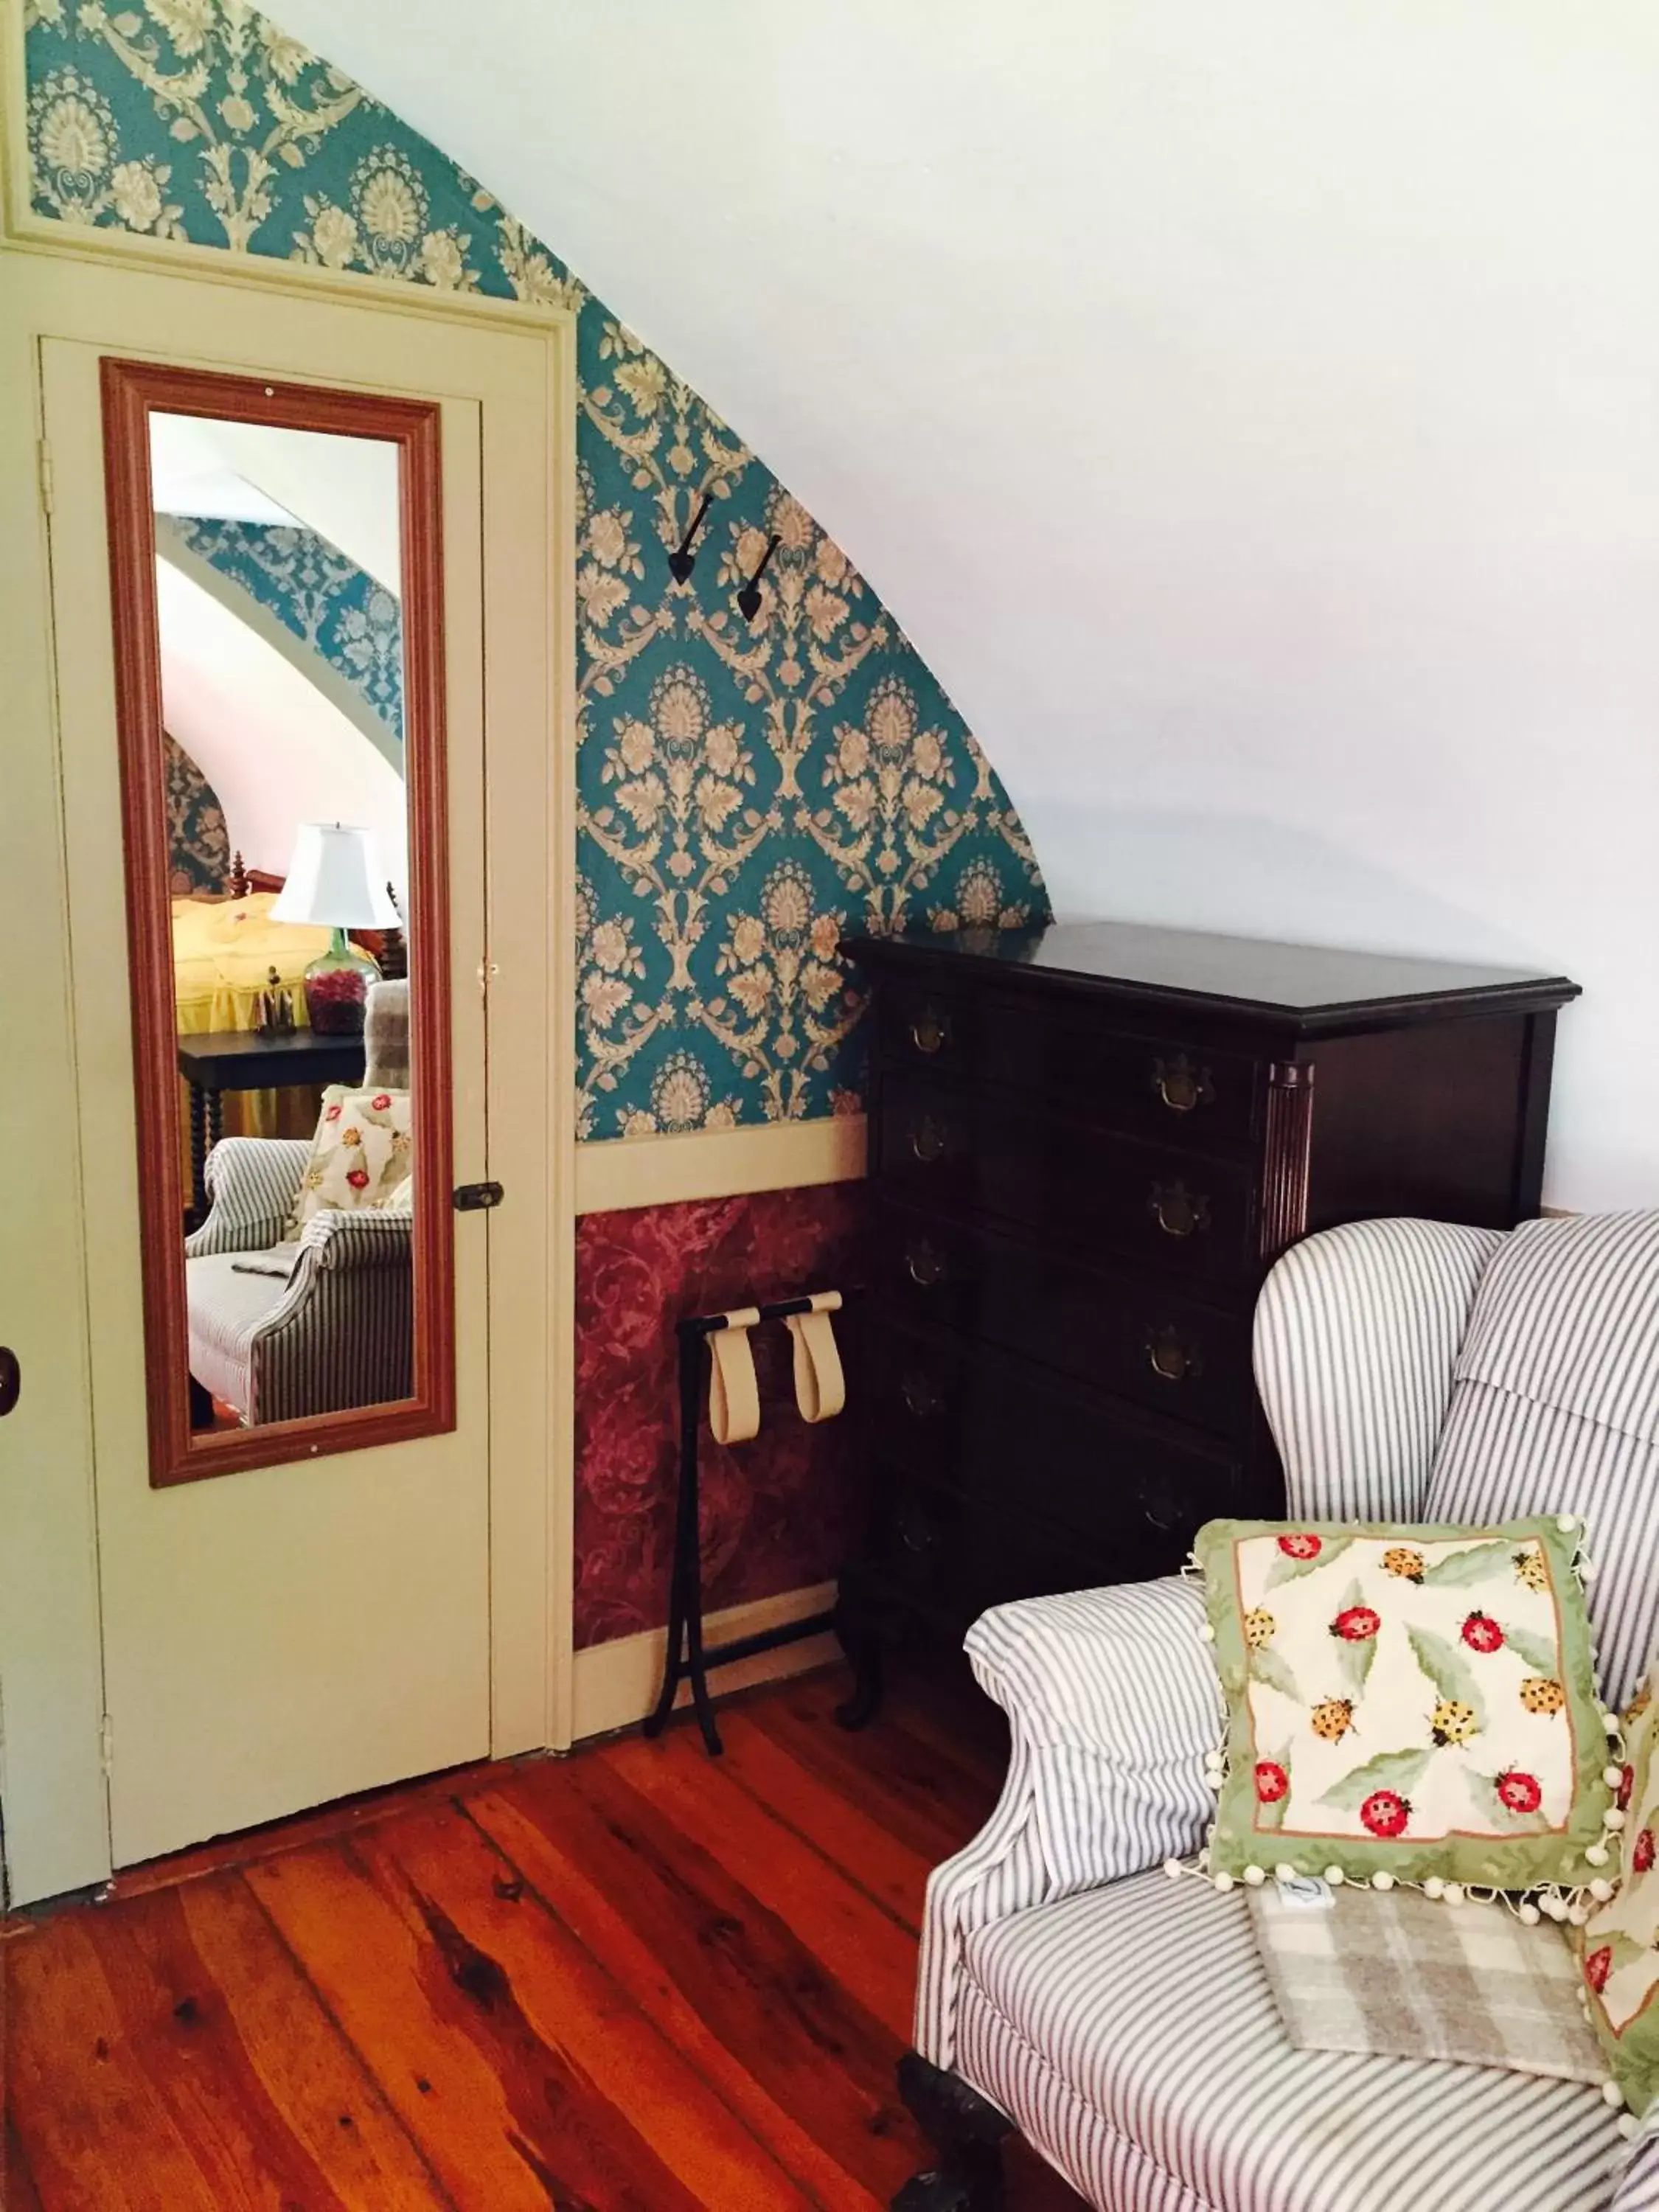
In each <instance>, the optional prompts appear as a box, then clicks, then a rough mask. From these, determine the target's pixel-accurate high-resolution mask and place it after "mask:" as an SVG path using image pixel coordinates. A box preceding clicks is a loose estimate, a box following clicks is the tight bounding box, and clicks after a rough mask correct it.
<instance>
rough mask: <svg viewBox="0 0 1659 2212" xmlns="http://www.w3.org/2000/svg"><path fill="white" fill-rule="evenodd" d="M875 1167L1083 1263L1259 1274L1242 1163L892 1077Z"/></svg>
mask: <svg viewBox="0 0 1659 2212" xmlns="http://www.w3.org/2000/svg"><path fill="white" fill-rule="evenodd" d="M872 1164H873V1169H874V1172H875V1173H876V1175H877V1176H878V1177H880V1178H881V1180H882V1181H883V1182H884V1183H886V1184H887V1185H888V1186H889V1188H890V1189H892V1190H893V1191H894V1192H895V1193H896V1194H901V1195H902V1196H905V1197H908V1198H910V1199H911V1200H915V1202H917V1203H919V1204H921V1205H924V1206H928V1207H933V1206H940V1207H944V1208H946V1209H951V1210H954V1211H957V1212H975V1213H981V1214H987V1215H991V1216H993V1217H995V1218H1000V1219H1002V1220H1004V1221H1008V1222H1015V1223H1018V1224H1019V1225H1022V1226H1023V1227H1025V1228H1028V1229H1031V1230H1035V1231H1038V1232H1039V1233H1040V1234H1041V1236H1042V1237H1043V1239H1044V1241H1045V1242H1051V1243H1054V1244H1055V1245H1056V1246H1057V1247H1059V1248H1060V1249H1064V1250H1066V1251H1070V1252H1073V1253H1078V1254H1081V1255H1085V1256H1098V1255H1103V1254H1106V1255H1111V1256H1113V1257H1115V1258H1118V1259H1125V1260H1129V1261H1133V1262H1135V1263H1137V1264H1139V1263H1142V1262H1145V1263H1147V1264H1150V1265H1152V1266H1153V1267H1158V1268H1159V1269H1162V1270H1164V1271H1167V1272H1169V1273H1179V1274H1184V1275H1188V1276H1193V1277H1199V1278H1202V1277H1210V1278H1212V1279H1216V1280H1218V1281H1221V1282H1227V1283H1234V1284H1245V1283H1253V1282H1254V1281H1255V1278H1256V1276H1257V1275H1258V1273H1259V1272H1260V1264H1259V1259H1258V1255H1257V1250H1256V1209H1255V1170H1254V1165H1253V1164H1252V1163H1250V1162H1248V1161H1246V1160H1243V1159H1221V1158H1213V1157H1209V1156H1197V1155H1189V1154H1188V1153H1185V1152H1180V1151H1177V1150H1175V1149H1172V1148H1170V1147H1169V1146H1161V1145H1152V1144H1146V1143H1144V1142H1143V1141H1141V1140H1140V1139H1138V1138H1133V1137H1125V1136H1121V1135H1111V1136H1103V1135H1102V1134H1101V1133H1100V1132H1099V1131H1097V1130H1095V1129H1092V1128H1086V1127H1083V1126H1082V1125H1080V1124H1079V1123H1078V1122H1075V1121H1065V1120H1061V1119H1059V1118H1057V1117H1056V1116H1055V1115H1052V1114H1048V1113H1044V1112H1043V1111H1042V1110H1041V1109H1039V1108H1037V1107H1036V1106H1027V1105H1024V1104H1021V1103H1019V1102H1018V1101H1017V1100H1013V1099H1011V1098H1006V1097H994V1096H993V1095H992V1094H990V1093H989V1092H986V1091H979V1092H975V1091H963V1090H960V1089H958V1088H957V1086H955V1085H951V1084H945V1083H941V1082H937V1081H935V1082H929V1081H927V1080H926V1079H921V1078H917V1077H915V1076H908V1075H906V1076H899V1075H890V1076H889V1077H888V1078H887V1079H885V1080H884V1083H883V1085H882V1087H881V1097H880V1102H879V1105H878V1111H877V1115H876V1127H875V1133H874V1147H873V1163H872Z"/></svg>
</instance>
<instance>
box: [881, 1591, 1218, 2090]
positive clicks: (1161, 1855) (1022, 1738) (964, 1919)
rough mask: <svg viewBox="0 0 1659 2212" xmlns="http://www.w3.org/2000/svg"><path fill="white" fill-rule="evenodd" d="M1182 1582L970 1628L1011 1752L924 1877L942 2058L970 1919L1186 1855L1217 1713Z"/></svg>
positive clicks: (1204, 1811) (928, 2041)
mask: <svg viewBox="0 0 1659 2212" xmlns="http://www.w3.org/2000/svg"><path fill="white" fill-rule="evenodd" d="M1203 1619H1204V1601H1203V1596H1202V1594H1201V1592H1200V1590H1199V1589H1198V1587H1197V1585H1196V1584H1194V1583H1186V1582H1182V1581H1181V1580H1180V1579H1178V1578H1176V1577H1170V1578H1168V1579H1166V1580H1164V1581H1162V1582H1153V1583H1117V1584H1115V1586H1114V1587H1113V1588H1111V1589H1097V1590H1079V1591H1078V1592H1076V1593H1075V1594H1073V1595H1071V1596H1067V1597H1048V1598H1030V1599H1027V1600H1025V1601H1024V1602H1023V1603H1021V1604H1018V1605H1004V1606H998V1607H996V1608H995V1609H994V1611H993V1612H990V1613H986V1614H985V1615H983V1617H982V1618H981V1620H978V1621H976V1622H975V1625H974V1626H973V1628H972V1630H971V1631H970V1632H969V1637H968V1653H969V1658H970V1659H971V1661H972V1662H973V1668H974V1672H975V1675H976V1676H977V1677H978V1679H979V1681H980V1685H981V1687H982V1688H983V1689H984V1691H985V1692H986V1694H987V1696H989V1697H992V1698H994V1699H995V1700H996V1702H997V1703H998V1705H1000V1706H1002V1708H1003V1709H1004V1711H1006V1713H1007V1715H1008V1718H1009V1723H1010V1727H1011V1730H1012V1758H1011V1759H1010V1761H1009V1767H1008V1774H1007V1778H1006V1781H1005V1782H1004V1784H1003V1789H1002V1796H1001V1798H1000V1801H999V1802H998V1805H997V1809H996V1811H995V1812H994V1814H992V1816H991V1820H990V1822H989V1824H988V1826H986V1827H985V1828H984V1829H983V1830H981V1833H980V1834H979V1835H978V1836H976V1837H975V1839H974V1841H973V1842H972V1843H971V1844H969V1846H968V1848H967V1850H964V1851H959V1852H958V1853H957V1856H956V1857H955V1858H953V1859H948V1860H947V1861H946V1862H945V1864H944V1865H943V1866H941V1867H938V1868H936V1869H934V1872H933V1877H932V1879H931V1880H930V1881H929V1882H928V1885H927V1912H926V1915H925V1917H924V1922H923V1930H922V1948H921V1978H920V1981H919V1984H918V1989H917V1997H916V2046H917V2048H918V2049H919V2050H920V2051H921V2052H922V2054H923V2055H924V2057H928V2058H931V2059H932V2060H933V2063H934V2064H935V2065H938V2066H948V2065H950V2064H951V2051H952V2049H953V2047H954V2041H955V2025H954V2008H955V2004H956V1999H957V1991H958V1988H959V1980H960V1949H961V1944H962V1940H963V1936H964V1935H965V1934H966V1933H967V1932H968V1931H969V1929H975V1928H979V1927H981V1926H984V1925H986V1924H987V1923H990V1922H993V1921H997V1920H1000V1919H1003V1918H1004V1917H1006V1916H1007V1915H1008V1914H1010V1913H1018V1912H1020V1911H1024V1909H1025V1907H1026V1906H1028V1905H1041V1904H1046V1903H1048V1902H1049V1901H1051V1900H1052V1899H1055V1898H1061V1897H1069V1896H1071V1895H1073V1893H1075V1892H1077V1891H1079V1890H1084V1889H1088V1888H1091V1887H1093V1886H1094V1885H1095V1884H1097V1883H1099V1882H1103V1881H1113V1880H1114V1879H1115V1877H1116V1876H1118V1875H1126V1874H1133V1873H1134V1872H1135V1871H1136V1870H1137V1869H1139V1868H1141V1867H1145V1866H1147V1865H1151V1864H1154V1863H1157V1862H1158V1861H1160V1860H1162V1859H1165V1858H1170V1857H1182V1856H1184V1855H1185V1854H1186V1853H1188V1852H1189V1851H1195V1850H1197V1849H1198V1847H1199V1844H1200V1843H1201V1842H1202V1841H1203V1837H1204V1831H1205V1828H1206V1826H1207V1824H1208V1822H1209V1821H1210V1820H1211V1819H1212V1816H1213V1814H1214V1811H1215V1796H1214V1793H1213V1791H1212V1790H1211V1789H1210V1787H1209V1785H1208V1784H1207V1783H1206V1781H1205V1778H1204V1759H1205V1754H1206V1753H1207V1752H1209V1751H1211V1750H1212V1749H1213V1748H1214V1747H1215V1745H1216V1744H1217V1743H1218V1741H1219V1740H1220V1735H1221V1728H1222V1719H1223V1708H1222V1704H1221V1696H1220V1692H1219V1689H1218V1686H1217V1683H1216V1675H1215V1667H1214V1664H1213V1662H1212V1660H1211V1657H1210V1653H1209V1649H1208V1647H1207V1645H1206V1644H1204V1643H1203V1642H1202V1641H1201V1640H1200V1637H1199V1628H1200V1625H1201V1623H1202V1621H1203Z"/></svg>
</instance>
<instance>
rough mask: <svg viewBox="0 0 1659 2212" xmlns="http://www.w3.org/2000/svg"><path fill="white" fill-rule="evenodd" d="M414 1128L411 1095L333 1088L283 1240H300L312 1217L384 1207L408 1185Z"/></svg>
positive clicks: (341, 1086) (326, 1099) (326, 1096)
mask: <svg viewBox="0 0 1659 2212" xmlns="http://www.w3.org/2000/svg"><path fill="white" fill-rule="evenodd" d="M409 1172H410V1096H409V1093H408V1091H353V1090H351V1089H349V1088H348V1086H347V1085H345V1084H343V1083H331V1084H330V1085H329V1086H328V1088H327V1090H326V1091H324V1093H323V1110H322V1112H321V1114H320V1115H319V1116H318V1121H317V1133H316V1135H315V1136H314V1137H313V1139H312V1140H311V1158H309V1159H308V1160H307V1162H306V1168H305V1173H304V1174H303V1175H302V1176H301V1178H300V1188H299V1192H298V1194H297V1195H296V1197H295V1200H294V1210H293V1212H291V1213H290V1214H289V1223H288V1228H287V1230H286V1231H285V1232H284V1235H285V1237H287V1238H288V1239H289V1240H291V1239H293V1238H294V1237H297V1236H298V1235H299V1234H300V1231H301V1230H302V1229H303V1228H304V1227H305V1225H306V1224H307V1221H309V1220H310V1218H311V1217H312V1215H313V1213H342V1212H356V1211H357V1210H358V1208H360V1207H362V1206H385V1205H386V1202H387V1200H389V1199H390V1198H391V1197H392V1194H393V1193H394V1192H395V1191H396V1190H397V1189H398V1187H399V1185H400V1184H402V1183H404V1182H408V1180H409Z"/></svg>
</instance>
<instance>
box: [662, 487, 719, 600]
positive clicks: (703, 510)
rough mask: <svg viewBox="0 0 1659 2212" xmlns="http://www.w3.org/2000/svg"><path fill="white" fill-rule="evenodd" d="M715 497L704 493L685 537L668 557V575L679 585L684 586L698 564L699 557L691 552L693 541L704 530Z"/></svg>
mask: <svg viewBox="0 0 1659 2212" xmlns="http://www.w3.org/2000/svg"><path fill="white" fill-rule="evenodd" d="M713 498H714V493H713V492H712V491H706V492H704V494H703V495H702V503H701V505H700V506H699V507H698V508H697V511H696V513H695V514H694V515H693V516H692V518H691V520H690V522H689V523H688V524H687V525H686V527H685V535H684V538H681V540H680V542H679V544H678V545H677V546H676V547H675V549H674V550H673V551H672V552H671V554H670V555H669V556H668V573H669V574H670V575H671V577H672V578H673V579H674V581H675V582H676V583H677V584H683V583H684V581H685V580H686V578H687V577H688V576H689V575H690V574H691V571H692V569H693V568H696V564H697V556H696V554H695V553H694V552H693V551H692V550H691V541H692V539H693V538H695V537H696V534H697V532H699V531H700V530H701V529H702V519H703V517H704V515H705V514H707V513H708V507H709V502H710V501H712V500H713Z"/></svg>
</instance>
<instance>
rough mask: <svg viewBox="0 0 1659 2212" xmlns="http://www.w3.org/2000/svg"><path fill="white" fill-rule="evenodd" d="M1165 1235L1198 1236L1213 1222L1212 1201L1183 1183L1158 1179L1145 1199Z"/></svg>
mask: <svg viewBox="0 0 1659 2212" xmlns="http://www.w3.org/2000/svg"><path fill="white" fill-rule="evenodd" d="M1146 1204H1147V1206H1148V1208H1149V1210H1150V1211H1151V1213H1152V1218H1153V1219H1154V1220H1155V1221H1156V1222H1157V1224H1158V1227H1159V1228H1160V1229H1161V1230H1162V1231H1164V1235H1165V1236H1166V1237H1195V1236H1196V1235H1197V1234H1198V1232H1199V1231H1200V1230H1202V1229H1207V1228H1208V1227H1209V1225H1210V1201H1209V1200H1208V1199H1207V1198H1206V1197H1205V1196H1204V1195H1203V1194H1202V1193H1201V1192H1200V1191H1191V1190H1188V1188H1187V1186H1186V1184H1185V1183H1184V1182H1155V1183H1154V1184H1153V1185H1152V1195H1151V1196H1150V1198H1148V1200H1147V1201H1146Z"/></svg>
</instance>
